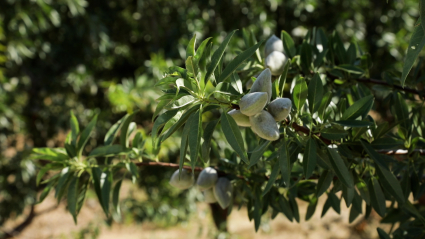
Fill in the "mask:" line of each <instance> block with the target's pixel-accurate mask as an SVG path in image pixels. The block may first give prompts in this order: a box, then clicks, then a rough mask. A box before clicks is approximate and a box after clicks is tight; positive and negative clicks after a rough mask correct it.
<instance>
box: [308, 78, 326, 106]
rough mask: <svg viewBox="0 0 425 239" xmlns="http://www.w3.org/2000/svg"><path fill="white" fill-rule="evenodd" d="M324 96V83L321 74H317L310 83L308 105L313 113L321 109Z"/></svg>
mask: <svg viewBox="0 0 425 239" xmlns="http://www.w3.org/2000/svg"><path fill="white" fill-rule="evenodd" d="M322 98H323V85H322V80H321V79H320V76H319V74H317V73H316V74H315V75H314V76H313V79H311V81H310V83H309V84H308V107H309V109H310V113H311V114H313V113H315V112H316V111H317V110H319V107H320V103H322Z"/></svg>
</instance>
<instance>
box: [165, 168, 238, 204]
mask: <svg viewBox="0 0 425 239" xmlns="http://www.w3.org/2000/svg"><path fill="white" fill-rule="evenodd" d="M194 182H195V179H194V176H193V174H192V173H191V172H189V171H188V170H186V169H182V170H181V173H179V170H178V169H177V170H176V171H175V172H174V173H173V175H172V176H171V179H170V184H171V186H174V187H176V188H178V189H181V190H184V189H188V188H190V187H192V186H193V184H194ZM196 186H197V188H198V189H199V190H200V191H201V192H202V193H203V195H204V199H205V202H206V203H215V202H217V203H218V204H219V205H220V207H221V208H223V209H225V208H227V207H228V206H229V205H230V202H231V199H232V193H233V186H232V183H231V182H230V181H229V180H228V179H227V178H225V177H220V178H219V177H218V174H217V170H215V169H214V168H212V167H207V168H205V169H204V170H202V171H201V173H199V176H198V180H197V181H196Z"/></svg>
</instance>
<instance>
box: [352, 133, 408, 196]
mask: <svg viewBox="0 0 425 239" xmlns="http://www.w3.org/2000/svg"><path fill="white" fill-rule="evenodd" d="M360 142H361V144H362V146H363V148H364V149H365V151H366V152H367V154H369V156H370V157H371V158H372V159H373V161H374V162H375V164H376V166H377V167H376V173H377V174H378V176H379V181H380V182H381V183H382V185H384V187H385V189H386V190H387V191H388V192H389V193H390V194H391V195H392V196H393V197H394V198H395V199H396V200H397V201H398V202H399V203H401V204H404V203H405V199H404V196H403V195H404V194H403V190H402V189H401V185H400V182H399V181H398V180H397V178H396V176H395V175H394V174H393V173H391V171H390V170H389V169H388V166H387V165H386V164H385V160H384V159H383V158H382V156H381V155H380V154H379V153H377V152H376V151H375V150H374V149H373V148H372V146H371V145H370V144H369V143H368V142H366V141H364V140H361V141H360Z"/></svg>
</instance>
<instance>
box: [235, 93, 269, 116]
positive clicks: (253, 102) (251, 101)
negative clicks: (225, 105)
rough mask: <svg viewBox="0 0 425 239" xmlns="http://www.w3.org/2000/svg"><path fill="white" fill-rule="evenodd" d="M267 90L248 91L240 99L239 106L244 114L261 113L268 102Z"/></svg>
mask: <svg viewBox="0 0 425 239" xmlns="http://www.w3.org/2000/svg"><path fill="white" fill-rule="evenodd" d="M268 98H269V97H268V95H267V93H266V92H254V93H248V94H246V95H244V96H243V97H242V99H241V100H240V101H239V107H240V111H241V113H242V114H244V115H247V116H251V115H255V114H258V113H260V112H261V111H262V110H263V109H264V107H265V106H266V105H267V102H268Z"/></svg>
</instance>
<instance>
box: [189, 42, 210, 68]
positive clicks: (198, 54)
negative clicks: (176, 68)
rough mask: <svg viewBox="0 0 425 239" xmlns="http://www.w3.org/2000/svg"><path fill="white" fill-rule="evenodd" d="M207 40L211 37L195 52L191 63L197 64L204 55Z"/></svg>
mask: <svg viewBox="0 0 425 239" xmlns="http://www.w3.org/2000/svg"><path fill="white" fill-rule="evenodd" d="M209 40H211V37H208V38H207V39H205V40H204V41H203V42H202V43H201V45H199V47H198V49H197V50H196V53H195V56H194V57H193V62H194V63H195V64H199V61H200V60H201V58H202V56H203V55H204V50H205V47H206V46H207V44H208V42H209Z"/></svg>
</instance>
